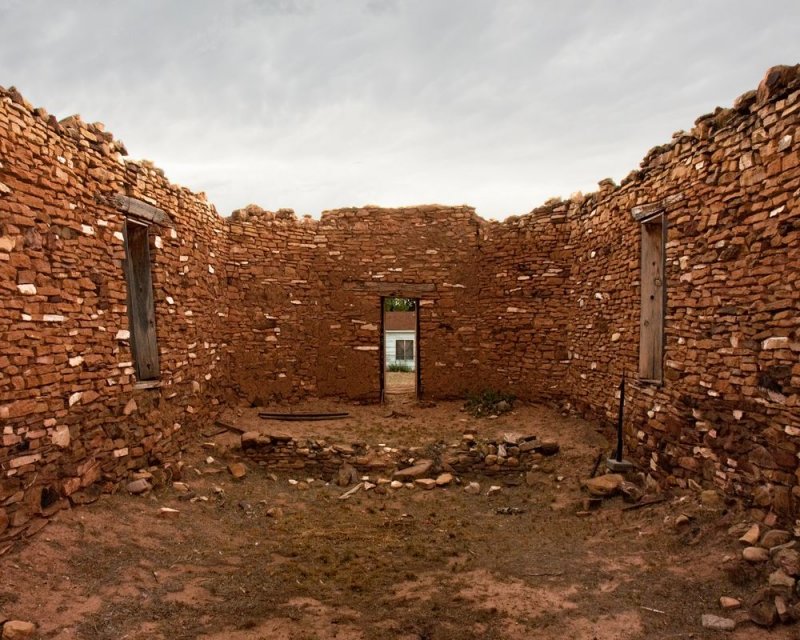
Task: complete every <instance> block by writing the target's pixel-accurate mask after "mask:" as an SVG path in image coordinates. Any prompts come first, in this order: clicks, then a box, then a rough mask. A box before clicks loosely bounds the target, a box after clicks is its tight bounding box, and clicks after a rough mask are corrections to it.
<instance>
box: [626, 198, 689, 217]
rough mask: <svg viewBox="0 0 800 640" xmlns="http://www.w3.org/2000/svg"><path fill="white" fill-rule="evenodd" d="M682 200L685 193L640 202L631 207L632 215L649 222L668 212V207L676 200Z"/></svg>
mask: <svg viewBox="0 0 800 640" xmlns="http://www.w3.org/2000/svg"><path fill="white" fill-rule="evenodd" d="M681 200H683V194H682V193H674V194H672V195H671V196H667V197H666V198H664V199H663V200H660V201H658V202H652V203H649V204H640V205H639V206H637V207H633V208H632V209H631V215H632V216H633V219H634V220H636V221H637V222H647V221H648V220H650V219H652V218H655V217H656V216H659V215H661V214H663V213H666V210H667V209H668V208H670V207H671V206H672V205H673V204H675V203H676V202H680V201H681Z"/></svg>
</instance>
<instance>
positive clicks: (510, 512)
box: [494, 507, 525, 516]
mask: <svg viewBox="0 0 800 640" xmlns="http://www.w3.org/2000/svg"><path fill="white" fill-rule="evenodd" d="M494 512H495V513H496V514H498V515H501V516H518V515H519V514H521V513H525V510H524V509H520V508H519V507H497V509H495V510H494Z"/></svg>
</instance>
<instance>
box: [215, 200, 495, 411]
mask: <svg viewBox="0 0 800 640" xmlns="http://www.w3.org/2000/svg"><path fill="white" fill-rule="evenodd" d="M229 225H230V239H231V253H230V259H229V270H228V271H229V280H228V281H229V285H230V287H231V291H230V295H231V296H232V297H231V317H230V319H229V320H230V325H231V328H230V331H231V333H230V334H229V343H230V345H231V374H232V375H231V379H232V382H233V384H234V385H235V386H236V387H237V388H238V389H240V390H241V392H242V394H243V395H244V396H245V397H246V398H247V399H248V400H250V401H259V400H261V401H264V400H269V399H273V398H276V397H277V398H297V397H301V396H304V395H308V394H312V395H314V394H317V395H333V396H340V397H345V398H353V399H368V400H376V399H378V398H379V390H380V320H381V314H380V309H381V297H382V296H391V295H398V296H405V297H412V298H418V299H419V300H420V309H419V323H420V341H419V348H420V358H421V361H422V369H421V370H422V386H423V389H424V391H425V393H426V394H430V395H432V396H435V397H444V396H456V395H460V394H463V393H464V392H465V391H466V390H468V389H473V388H474V387H475V385H476V384H477V382H476V380H477V377H478V365H479V360H478V353H479V351H480V349H479V345H478V344H477V335H478V326H477V321H478V319H479V312H478V309H479V307H480V301H479V300H478V299H477V296H478V295H479V286H478V267H479V261H478V249H477V247H478V233H479V228H480V226H481V221H480V220H479V219H478V218H477V216H475V213H474V211H473V210H472V209H471V208H469V207H440V206H435V205H433V206H424V207H409V208H404V209H382V208H377V207H365V208H361V209H341V210H336V211H328V212H324V213H323V215H322V218H321V219H320V220H311V219H309V218H302V219H299V220H298V219H297V218H295V217H294V215H293V214H292V213H291V212H278V213H270V212H264V211H260V210H258V209H257V208H250V209H247V210H244V211H241V212H237V214H235V215H234V216H233V217H232V219H231V220H230V223H229Z"/></svg>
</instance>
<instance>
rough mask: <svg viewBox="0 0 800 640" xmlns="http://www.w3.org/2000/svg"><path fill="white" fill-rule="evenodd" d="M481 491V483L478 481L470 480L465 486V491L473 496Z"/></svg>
mask: <svg viewBox="0 0 800 640" xmlns="http://www.w3.org/2000/svg"><path fill="white" fill-rule="evenodd" d="M480 492H481V485H480V484H479V483H477V482H470V483H469V484H468V485H467V486H466V487H464V493H468V494H469V495H471V496H477V495H478V494H479V493H480Z"/></svg>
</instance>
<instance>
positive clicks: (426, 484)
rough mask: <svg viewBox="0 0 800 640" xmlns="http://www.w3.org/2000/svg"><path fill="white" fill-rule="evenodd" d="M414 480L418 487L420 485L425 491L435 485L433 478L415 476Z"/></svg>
mask: <svg viewBox="0 0 800 640" xmlns="http://www.w3.org/2000/svg"><path fill="white" fill-rule="evenodd" d="M414 482H415V483H416V485H417V486H418V487H422V488H423V489H425V490H426V491H430V490H431V489H433V488H435V487H436V480H434V479H433V478H417V479H416V480H414Z"/></svg>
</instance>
